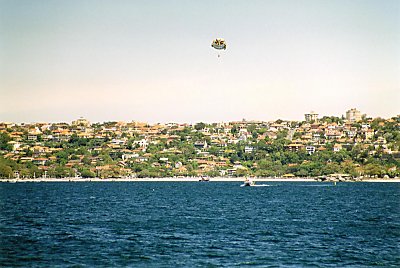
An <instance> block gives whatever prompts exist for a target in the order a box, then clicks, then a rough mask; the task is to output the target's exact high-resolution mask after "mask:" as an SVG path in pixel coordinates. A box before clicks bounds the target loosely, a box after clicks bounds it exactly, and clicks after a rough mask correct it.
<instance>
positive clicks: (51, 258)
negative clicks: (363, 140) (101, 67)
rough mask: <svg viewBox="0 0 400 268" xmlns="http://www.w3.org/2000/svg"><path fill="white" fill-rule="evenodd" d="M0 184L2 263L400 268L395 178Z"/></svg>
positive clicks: (399, 198)
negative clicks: (246, 183) (259, 183)
mask: <svg viewBox="0 0 400 268" xmlns="http://www.w3.org/2000/svg"><path fill="white" fill-rule="evenodd" d="M269 184H271V185H273V186H271V187H243V188H241V187H239V185H240V183H235V182H229V183H224V182H209V183H200V182H197V183H196V182H184V183H182V182H181V183H172V182H101V183H96V182H79V183H73V182H69V183H15V184H9V183H1V184H0V266H1V267H9V266H22V267H57V266H58V267H93V266H95V267H233V266H255V267H367V266H381V267H390V266H392V267H396V266H397V267H399V266H400V184H398V183H339V184H338V185H337V186H336V187H335V186H333V185H332V184H323V183H304V182H302V183H300V182H296V183H289V182H286V183H278V182H276V183H269Z"/></svg>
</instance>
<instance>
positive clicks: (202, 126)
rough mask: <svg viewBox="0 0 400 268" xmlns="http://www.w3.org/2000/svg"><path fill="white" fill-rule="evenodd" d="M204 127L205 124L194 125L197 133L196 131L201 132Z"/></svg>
mask: <svg viewBox="0 0 400 268" xmlns="http://www.w3.org/2000/svg"><path fill="white" fill-rule="evenodd" d="M205 127H206V124H204V123H203V122H200V123H197V124H196V125H194V128H195V129H196V130H197V131H198V130H202V129H204V128H205Z"/></svg>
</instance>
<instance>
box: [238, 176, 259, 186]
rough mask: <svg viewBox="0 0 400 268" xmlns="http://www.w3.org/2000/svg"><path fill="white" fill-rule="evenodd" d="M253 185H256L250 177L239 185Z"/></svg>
mask: <svg viewBox="0 0 400 268" xmlns="http://www.w3.org/2000/svg"><path fill="white" fill-rule="evenodd" d="M255 185H256V183H255V182H254V181H253V180H252V179H250V178H246V179H245V180H244V182H243V184H242V185H240V187H247V186H255Z"/></svg>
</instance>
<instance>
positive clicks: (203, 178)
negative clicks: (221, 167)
mask: <svg viewBox="0 0 400 268" xmlns="http://www.w3.org/2000/svg"><path fill="white" fill-rule="evenodd" d="M199 181H201V182H208V181H210V178H209V177H201V178H200V179H199Z"/></svg>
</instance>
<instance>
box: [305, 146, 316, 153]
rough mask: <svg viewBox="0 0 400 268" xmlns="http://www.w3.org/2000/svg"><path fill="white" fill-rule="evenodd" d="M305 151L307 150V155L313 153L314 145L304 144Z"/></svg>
mask: <svg viewBox="0 0 400 268" xmlns="http://www.w3.org/2000/svg"><path fill="white" fill-rule="evenodd" d="M306 151H307V153H308V154H309V155H311V154H313V153H315V147H314V146H311V145H309V146H306Z"/></svg>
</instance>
